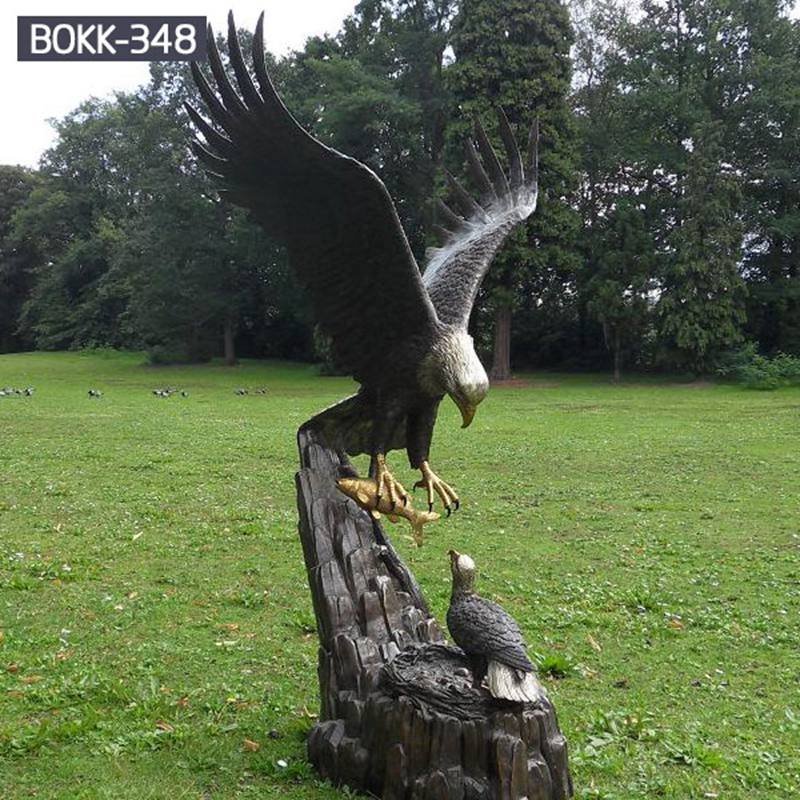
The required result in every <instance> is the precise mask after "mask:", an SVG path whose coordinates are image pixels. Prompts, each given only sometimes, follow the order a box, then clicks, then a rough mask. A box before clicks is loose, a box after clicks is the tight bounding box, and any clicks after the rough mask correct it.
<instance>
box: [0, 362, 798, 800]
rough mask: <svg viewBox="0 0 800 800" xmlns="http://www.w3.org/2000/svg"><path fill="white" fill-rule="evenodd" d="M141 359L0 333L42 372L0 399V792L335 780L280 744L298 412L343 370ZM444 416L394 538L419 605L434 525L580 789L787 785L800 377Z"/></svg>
mask: <svg viewBox="0 0 800 800" xmlns="http://www.w3.org/2000/svg"><path fill="white" fill-rule="evenodd" d="M142 362H143V359H142V357H141V356H139V355H136V354H123V355H120V354H104V353H99V354H24V355H10V356H0V388H2V387H3V386H6V385H10V386H19V387H24V386H26V385H33V386H35V387H36V393H35V395H34V396H33V397H30V398H26V397H12V398H0V797H2V798H4V800H12V799H13V800H16V798H28V797H38V798H70V800H73V798H114V800H122V799H124V800H127V799H128V798H130V800H146V799H147V798H170V800H178V798H198V799H200V798H202V799H203V800H209V799H210V798H215V799H216V798H234V797H245V798H248V797H253V798H255V797H259V798H272V797H282V798H298V800H301V799H302V800H305V799H308V800H312V799H313V800H322V799H323V798H339V797H343V796H344V795H343V794H342V793H341V792H339V791H337V790H335V789H333V788H332V787H330V786H329V785H327V784H324V783H322V782H320V781H319V780H317V778H316V777H315V775H314V774H313V772H312V771H311V770H310V769H309V768H308V767H307V765H306V764H305V762H304V737H305V735H306V733H307V731H308V729H309V727H310V726H311V724H312V722H313V715H314V713H315V711H316V710H317V678H316V672H315V669H316V636H315V633H314V620H313V615H312V612H311V604H310V599H309V594H308V589H307V586H306V581H305V574H304V568H303V561H302V554H301V549H300V544H299V541H298V537H297V533H296V517H295V499H294V472H295V470H296V465H297V458H296V453H295V443H294V432H295V430H296V428H297V427H298V426H299V425H300V424H301V423H302V422H303V421H304V420H305V419H306V418H307V417H308V416H310V415H311V413H312V412H313V411H315V410H318V409H320V408H322V407H323V406H325V405H326V404H329V403H331V402H333V401H335V400H336V399H338V398H340V397H342V396H343V395H344V394H345V393H346V392H348V391H349V390H350V389H351V384H350V382H349V381H347V380H343V379H335V378H318V377H316V376H315V374H314V372H313V370H312V369H310V368H308V367H306V366H298V365H286V364H269V363H246V364H245V365H243V366H240V367H238V368H235V369H225V368H223V367H220V366H201V367H186V368H151V367H146V366H143V364H142ZM165 385H173V386H177V387H179V388H184V389H186V390H187V391H188V392H189V397H186V398H183V397H180V396H173V397H171V398H169V399H160V398H157V397H154V396H153V395H152V394H151V390H152V389H154V388H159V387H163V386H165ZM239 386H242V387H246V388H250V389H255V388H258V387H262V386H266V387H268V388H269V393H268V394H267V395H265V396H261V395H256V394H253V393H251V394H249V395H247V396H245V397H240V396H237V395H236V394H235V393H234V389H235V388H236V387H239ZM91 388H93V389H98V390H100V391H102V393H103V396H102V398H100V399H90V398H89V397H88V396H87V391H88V390H89V389H91ZM458 422H459V419H458V413H457V410H456V409H455V406H453V404H452V403H449V402H445V403H444V404H443V413H442V415H441V417H440V423H439V425H438V427H437V430H436V438H435V441H434V451H433V459H432V462H433V466H434V468H435V469H437V471H438V472H440V474H441V475H442V477H443V478H444V479H445V480H448V481H451V482H453V483H454V484H455V485H456V486H457V488H458V489H459V490H460V492H461V494H462V497H463V499H464V503H463V507H462V511H460V512H459V513H458V514H456V515H455V516H454V517H453V518H452V519H451V520H442V521H441V522H438V523H436V524H435V525H432V526H429V527H428V528H427V531H426V533H427V543H426V546H425V547H424V548H423V549H421V550H415V549H413V548H412V547H411V546H410V544H409V543H408V542H407V540H406V538H405V535H404V534H405V533H406V528H405V527H397V528H393V527H390V533H391V532H394V535H395V536H394V538H395V541H396V542H398V546H399V547H400V549H401V550H402V552H403V554H404V555H405V557H406V559H407V561H408V562H409V564H410V566H411V568H412V569H413V570H414V572H415V573H416V575H417V577H418V579H419V580H420V583H421V585H422V587H423V589H424V590H425V591H426V593H427V595H428V599H429V600H430V601H431V603H432V606H433V607H434V609H435V611H436V614H437V616H438V617H439V618H440V619H443V617H444V614H445V610H446V607H447V602H448V593H449V564H448V558H447V556H446V552H447V550H448V548H451V547H455V548H457V549H459V550H461V551H465V552H467V553H470V554H471V555H472V556H473V557H474V558H475V560H476V562H477V564H478V567H479V569H480V570H481V575H480V588H481V589H482V590H483V592H484V593H485V594H487V595H488V596H491V597H493V598H495V599H497V600H498V601H500V602H502V603H503V604H505V606H506V608H507V609H508V610H509V611H511V612H512V613H513V614H515V615H516V617H517V618H518V619H519V621H520V623H521V625H522V627H523V630H524V632H525V634H526V637H527V640H528V642H529V644H530V646H531V651H532V655H533V656H534V657H535V659H536V660H537V661H538V662H539V663H540V665H542V668H543V671H544V673H545V682H546V684H547V687H548V689H549V692H550V694H551V696H552V698H553V700H554V702H555V704H556V706H557V708H558V712H559V716H560V721H561V724H562V727H563V729H564V732H565V734H566V735H567V737H568V739H569V743H570V748H571V750H570V752H571V761H572V767H573V774H574V778H575V783H576V789H577V797H579V798H618V799H619V800H635V799H636V798H648V799H649V798H661V797H665V798H676V799H677V798H680V800H686V799H687V798H722V799H723V800H745V798H746V799H747V800H753V798H763V800H782V798H791V797H797V796H798V795H800V616H799V612H800V437H799V436H798V434H799V433H800V389H785V390H781V391H778V392H772V393H759V392H749V391H746V390H742V389H739V388H736V387H732V386H714V385H706V384H683V385H681V384H675V383H669V382H665V381H656V380H641V381H632V382H630V383H627V384H624V385H622V386H618V387H615V386H612V385H611V384H609V382H608V380H607V378H606V377H604V376H590V377H586V376H580V377H575V376H562V375H547V376H532V377H531V383H530V385H528V386H521V387H519V388H502V389H496V390H494V391H492V392H491V393H490V395H489V398H488V399H487V401H486V402H485V403H484V404H483V406H482V407H481V409H480V411H479V412H478V415H477V417H476V420H475V423H474V424H473V426H472V428H470V430H469V431H461V430H460V429H459V426H458ZM391 463H392V464H393V465H394V466H395V469H396V472H397V473H398V476H399V477H400V478H401V480H402V479H405V480H404V482H411V481H412V480H413V478H412V474H411V472H410V471H409V470H408V465H407V462H406V461H405V456H404V455H403V454H394V456H393V457H392V459H391ZM406 485H408V483H406Z"/></svg>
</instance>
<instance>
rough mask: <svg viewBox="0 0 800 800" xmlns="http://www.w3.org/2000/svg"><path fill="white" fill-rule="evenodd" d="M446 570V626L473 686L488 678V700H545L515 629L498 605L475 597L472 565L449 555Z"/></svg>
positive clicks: (456, 554) (455, 554)
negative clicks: (448, 582)
mask: <svg viewBox="0 0 800 800" xmlns="http://www.w3.org/2000/svg"><path fill="white" fill-rule="evenodd" d="M450 569H451V572H452V575H453V590H452V594H451V595H450V607H449V608H448V610H447V627H448V628H449V630H450V635H451V636H452V637H453V641H455V643H456V644H457V645H458V646H459V647H460V648H461V649H462V650H463V651H464V653H465V654H466V656H467V658H469V660H470V662H471V663H472V675H473V681H474V685H475V687H476V688H479V687H480V686H481V684H482V683H483V679H484V678H487V682H488V686H489V692H490V694H491V695H492V697H497V698H499V699H502V700H513V701H515V702H519V703H535V702H536V701H537V700H540V699H541V698H543V697H545V693H544V689H543V687H542V685H541V684H540V683H539V681H538V680H537V678H536V671H535V670H534V667H533V664H531V661H530V659H529V658H528V654H527V653H526V652H525V642H524V641H523V639H522V634H521V633H520V630H519V626H518V625H517V623H516V622H515V621H514V619H513V618H512V617H511V616H510V615H509V614H508V613H507V612H506V611H504V610H503V609H502V608H501V607H500V606H499V605H497V603H493V602H492V601H491V600H486V599H485V598H483V597H481V596H480V595H479V594H477V593H476V592H475V562H474V561H473V560H472V559H471V558H470V557H469V556H468V555H466V554H464V553H459V552H457V551H455V550H451V551H450Z"/></svg>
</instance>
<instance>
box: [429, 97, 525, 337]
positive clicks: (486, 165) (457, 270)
mask: <svg viewBox="0 0 800 800" xmlns="http://www.w3.org/2000/svg"><path fill="white" fill-rule="evenodd" d="M498 123H499V131H500V138H501V139H502V141H503V145H504V147H505V150H506V155H507V157H508V162H509V167H510V179H509V178H507V177H506V175H505V173H504V172H503V169H502V167H501V165H500V160H499V159H498V157H497V154H496V153H495V151H494V148H493V147H492V145H491V142H490V141H489V137H488V136H487V134H486V131H485V130H484V128H483V126H482V125H481V124H480V122H478V121H476V123H475V139H476V142H477V149H476V146H475V144H473V143H472V142H469V143H468V144H467V166H468V169H469V172H470V175H471V176H472V180H473V182H474V183H475V185H476V187H477V188H478V190H479V192H480V193H481V198H482V200H481V203H478V202H477V201H476V200H474V199H473V198H472V197H471V196H470V195H469V193H468V192H467V191H466V190H465V189H464V188H463V187H462V186H461V184H459V183H458V181H457V180H456V179H455V178H453V177H452V176H451V175H450V174H449V173H447V174H446V177H447V182H448V186H449V188H450V192H451V195H452V197H453V200H454V202H455V204H456V207H457V208H458V210H459V211H461V212H462V213H463V214H464V216H465V219H464V220H462V221H460V222H459V221H458V217H457V216H456V215H455V214H453V212H450V213H449V214H448V213H446V212H443V210H442V209H441V208H440V217H443V219H441V220H440V222H441V223H442V227H444V228H445V229H446V230H447V232H448V233H449V234H450V235H449V237H448V238H447V239H446V240H445V243H444V246H443V247H440V248H432V249H431V250H430V251H429V252H428V262H427V265H426V268H425V274H424V276H423V282H424V284H425V288H426V289H427V290H428V294H429V295H430V297H431V300H432V301H433V305H434V307H435V308H436V314H437V316H438V317H439V319H440V320H441V321H442V322H447V323H450V324H452V325H458V326H460V327H462V328H466V327H467V324H468V323H469V316H470V314H471V313H472V306H473V304H474V303H475V298H476V297H477V294H478V289H479V288H480V285H481V282H482V281H483V278H484V276H485V275H486V273H487V272H488V270H489V267H490V266H491V263H492V260H493V259H494V257H495V255H496V254H497V251H498V250H499V249H500V247H501V246H502V244H503V243H504V242H505V240H506V239H507V238H508V236H509V234H510V233H511V231H513V230H514V228H516V227H517V226H518V225H520V224H521V223H522V222H524V221H525V220H526V219H527V218H528V217H529V216H530V215H531V214H532V213H533V212H534V211H535V209H536V202H537V199H538V193H539V189H538V160H537V159H538V155H537V154H538V141H539V133H538V132H539V127H538V123H534V125H533V127H532V128H531V133H530V137H529V141H528V173H529V174H528V175H527V176H526V174H525V169H524V168H523V164H522V157H521V155H520V152H519V147H518V146H517V142H516V139H515V137H514V133H513V131H512V130H511V126H510V124H509V122H508V119H507V118H506V115H505V113H504V112H503V111H502V110H499V111H498ZM478 152H480V156H479V155H478ZM445 208H446V209H447V211H450V209H449V208H447V206H445ZM453 217H456V219H455V220H454V219H453Z"/></svg>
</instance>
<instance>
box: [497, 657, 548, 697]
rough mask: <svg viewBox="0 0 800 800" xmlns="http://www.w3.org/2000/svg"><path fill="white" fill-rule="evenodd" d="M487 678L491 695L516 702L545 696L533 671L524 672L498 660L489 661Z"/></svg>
mask: <svg viewBox="0 0 800 800" xmlns="http://www.w3.org/2000/svg"><path fill="white" fill-rule="evenodd" d="M487 678H488V681H489V691H490V692H491V694H492V697H497V698H499V699H503V700H514V701H516V702H518V703H535V702H537V701H538V700H541V699H543V698H544V697H546V695H545V691H544V687H543V686H542V685H541V684H540V683H539V681H538V680H537V678H536V673H535V672H524V671H523V670H520V669H514V667H509V666H508V665H507V664H501V663H500V662H499V661H489V671H488V674H487Z"/></svg>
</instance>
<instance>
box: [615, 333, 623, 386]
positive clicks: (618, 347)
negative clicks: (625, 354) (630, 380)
mask: <svg viewBox="0 0 800 800" xmlns="http://www.w3.org/2000/svg"><path fill="white" fill-rule="evenodd" d="M621 379H622V343H621V342H620V337H619V331H614V383H619V382H620V380H621Z"/></svg>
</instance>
